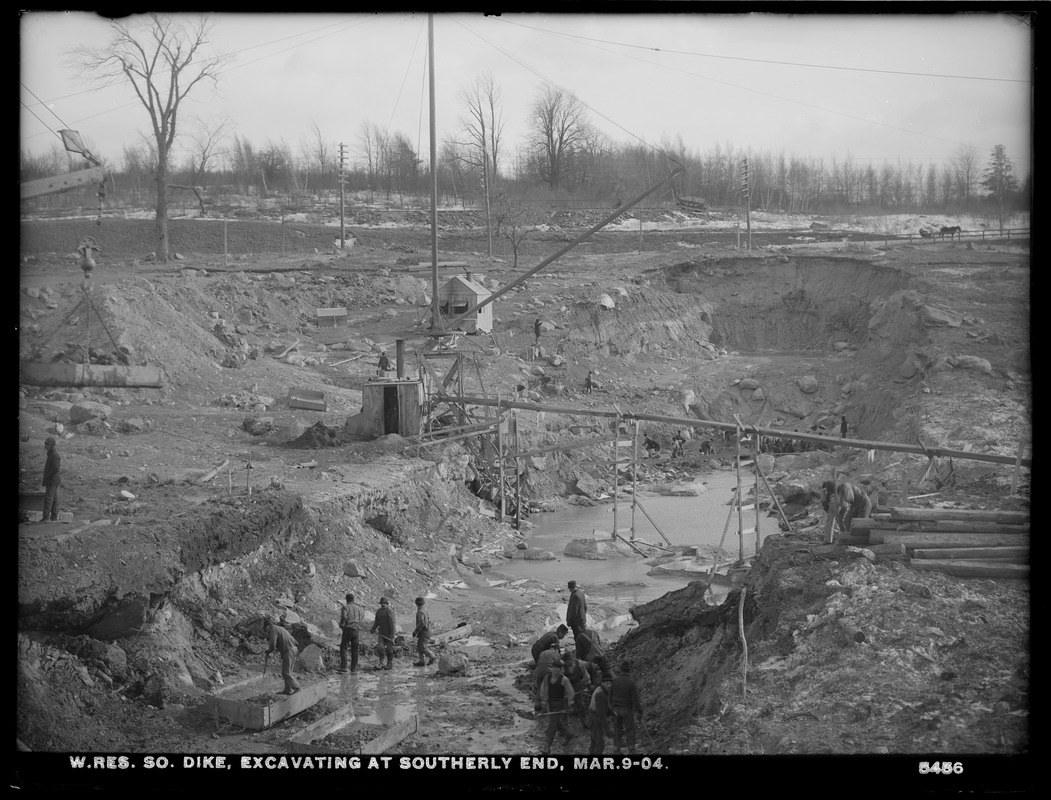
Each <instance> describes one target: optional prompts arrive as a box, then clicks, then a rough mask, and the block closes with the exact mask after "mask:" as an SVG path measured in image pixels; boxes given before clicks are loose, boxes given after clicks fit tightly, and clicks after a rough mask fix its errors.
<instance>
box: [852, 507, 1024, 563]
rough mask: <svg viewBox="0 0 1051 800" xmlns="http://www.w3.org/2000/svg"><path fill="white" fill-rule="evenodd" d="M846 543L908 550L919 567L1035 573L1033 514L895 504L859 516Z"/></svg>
mask: <svg viewBox="0 0 1051 800" xmlns="http://www.w3.org/2000/svg"><path fill="white" fill-rule="evenodd" d="M838 541H839V542H840V543H841V544H852V545H857V546H860V547H871V548H874V549H875V548H878V549H879V550H881V551H888V552H890V551H897V552H903V553H904V554H905V555H906V556H907V557H908V558H910V559H911V561H910V565H911V566H912V568H913V569H920V570H934V571H937V572H944V573H946V574H948V575H958V576H963V577H986V578H1027V577H1028V576H1029V514H1027V513H1025V512H1022V511H971V510H964V509H948V508H891V509H889V510H888V511H887V512H884V513H876V514H873V515H872V518H871V519H856V520H854V521H853V523H852V524H851V530H850V534H849V535H845V536H840V537H839V539H838Z"/></svg>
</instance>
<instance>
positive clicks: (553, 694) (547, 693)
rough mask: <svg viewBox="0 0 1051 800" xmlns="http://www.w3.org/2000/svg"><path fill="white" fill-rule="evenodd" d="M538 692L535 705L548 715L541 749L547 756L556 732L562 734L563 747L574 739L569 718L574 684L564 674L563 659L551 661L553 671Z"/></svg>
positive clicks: (541, 712) (541, 713)
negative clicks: (570, 730)
mask: <svg viewBox="0 0 1051 800" xmlns="http://www.w3.org/2000/svg"><path fill="white" fill-rule="evenodd" d="M536 694H537V702H536V703H534V706H535V707H538V708H539V709H540V712H539V714H540V716H541V718H543V717H547V731H546V732H545V733H544V746H543V748H542V749H541V751H540V752H541V753H542V754H543V755H545V756H546V755H547V754H548V753H550V752H551V743H552V742H554V741H555V734H556V733H561V734H562V746H563V747H568V746H569V743H570V742H571V741H573V734H572V733H570V732H569V720H568V719H567V717H568V714H569V709H570V708H571V707H572V705H573V684H571V683H570V682H569V679H568V678H566V677H565V676H564V675H563V674H562V661H561V659H556V660H555V661H552V662H551V673H550V674H549V675H547V676H546V677H545V678H544V679H543V680H542V681H541V682H540V686H538V687H537V690H536Z"/></svg>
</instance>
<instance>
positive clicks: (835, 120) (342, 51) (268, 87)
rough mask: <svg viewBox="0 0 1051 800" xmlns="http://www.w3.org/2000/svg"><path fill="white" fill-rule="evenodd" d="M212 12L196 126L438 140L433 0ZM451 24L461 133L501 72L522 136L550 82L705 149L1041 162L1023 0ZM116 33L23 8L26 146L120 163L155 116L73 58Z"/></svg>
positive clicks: (508, 122) (635, 131) (440, 31)
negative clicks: (363, 7) (1012, 5)
mask: <svg viewBox="0 0 1051 800" xmlns="http://www.w3.org/2000/svg"><path fill="white" fill-rule="evenodd" d="M810 8H813V6H810ZM899 8H900V7H899ZM185 19H190V18H185ZM209 19H210V21H211V22H212V23H213V27H212V30H211V34H210V37H209V44H208V45H207V48H208V49H209V51H210V52H211V51H221V52H225V53H228V54H230V55H232V57H233V58H232V61H231V62H230V63H229V66H228V67H227V68H226V69H225V70H224V72H223V73H222V76H221V79H220V81H219V84H218V86H217V87H216V88H215V89H214V90H213V89H212V88H211V87H210V86H203V85H202V86H200V87H198V88H197V89H195V91H194V92H193V93H192V94H191V95H190V98H189V99H188V101H187V103H186V104H185V106H184V108H183V110H182V111H181V117H180V130H181V132H182V133H183V135H184V136H188V135H190V134H192V133H193V132H194V125H195V119H200V120H206V121H209V122H212V123H214V122H215V121H217V120H219V119H221V118H227V119H229V120H230V122H231V123H232V128H231V130H233V131H235V132H236V133H237V134H238V135H240V136H242V137H244V138H246V139H247V140H248V141H249V142H251V143H252V145H253V146H254V147H256V148H261V147H264V146H265V145H266V144H267V142H275V143H280V142H282V141H283V142H285V143H287V144H289V145H290V146H291V147H292V148H293V149H294V150H298V148H299V147H300V146H301V145H302V144H304V143H307V142H309V141H311V140H312V139H313V134H312V123H316V124H317V126H318V127H319V128H320V130H321V133H322V136H323V137H324V138H325V140H326V141H327V142H329V143H330V144H332V145H335V143H337V142H339V141H343V142H345V143H347V144H348V145H349V146H350V148H351V151H352V152H353V151H354V150H355V149H356V148H357V144H358V141H359V135H360V131H361V124H362V122H363V121H366V120H368V121H370V122H372V123H375V124H377V125H379V126H380V127H381V128H388V127H389V128H390V129H391V130H392V131H398V132H401V133H404V134H405V135H406V136H407V137H408V139H409V140H410V141H412V142H413V143H417V149H418V151H419V152H420V155H421V157H422V158H424V159H427V158H428V157H429V145H428V136H429V134H428V110H427V109H428V100H427V75H426V65H427V17H426V14H377V15H360V14H349V15H328V14H213V15H210V17H209ZM434 30H435V77H436V81H437V115H436V117H437V129H438V140H439V143H440V142H441V140H442V139H443V138H445V137H452V136H455V135H457V133H458V119H459V117H461V116H462V114H463V106H462V103H461V102H460V100H459V97H458V95H459V92H460V90H461V89H462V88H463V87H465V86H466V85H468V84H471V83H473V81H474V80H475V79H476V77H477V76H479V75H480V74H482V73H484V72H491V73H492V76H493V78H494V81H495V83H496V85H497V87H498V88H499V90H500V91H501V94H502V99H503V113H504V119H505V132H504V137H505V146H506V148H507V150H509V151H510V150H513V149H515V148H517V147H518V146H519V145H520V144H521V143H522V141H523V139H524V135H525V132H526V129H527V119H528V112H529V106H530V103H531V101H532V100H533V98H534V97H535V96H536V95H537V93H538V92H539V91H540V89H541V88H542V87H543V86H544V85H545V83H549V84H552V85H554V86H556V87H558V88H561V89H564V90H566V91H568V92H572V93H573V94H575V95H576V96H577V97H578V98H579V99H580V100H581V101H582V102H583V103H584V104H586V106H587V107H588V109H589V113H590V117H591V120H592V122H593V123H594V124H595V125H596V126H597V127H598V128H599V129H601V130H602V131H604V132H605V133H606V134H608V135H609V136H610V137H611V138H612V139H613V140H614V141H616V142H632V143H638V141H639V140H644V141H646V142H648V143H649V144H650V145H653V146H654V147H658V146H659V145H660V144H661V142H662V140H663V139H669V140H675V139H677V138H678V137H680V136H681V138H682V141H683V142H684V144H685V145H686V147H687V148H688V149H690V150H693V151H696V152H701V153H704V152H707V151H709V150H710V149H711V148H713V147H714V146H715V145H717V144H718V145H720V146H722V147H725V146H726V145H731V146H733V147H735V148H741V149H751V150H752V151H753V152H758V153H762V152H766V151H772V152H774V153H778V152H782V151H783V152H784V153H785V154H786V155H789V156H791V155H796V156H810V157H823V158H825V159H831V158H832V157H833V156H835V157H836V158H838V159H842V158H844V157H845V156H847V155H848V154H849V155H850V156H852V157H853V158H854V159H855V161H860V162H862V163H866V162H869V161H872V162H873V163H874V164H876V165H877V166H879V165H882V164H883V163H884V162H886V161H887V160H890V161H892V162H897V161H898V160H899V159H900V160H901V161H902V162H903V163H908V162H912V163H914V164H917V165H918V164H923V165H925V166H926V165H928V164H930V163H936V164H938V165H939V166H940V165H942V164H943V163H945V162H946V161H947V160H948V159H949V158H950V157H951V156H952V154H953V152H954V151H955V150H956V149H957V148H958V147H959V146H960V145H961V144H964V145H973V146H974V147H975V148H976V150H977V152H978V157H979V164H980V166H981V167H984V166H985V163H986V161H987V160H988V155H989V151H990V150H991V149H992V147H993V145H996V144H1003V145H1005V146H1006V148H1007V153H1008V156H1009V157H1011V158H1012V159H1013V161H1014V164H1015V167H1016V170H1017V172H1018V174H1019V176H1020V177H1021V176H1024V175H1025V174H1026V173H1027V171H1028V170H1029V161H1030V159H1029V154H1030V150H1031V147H1032V142H1031V136H1032V120H1031V102H1032V95H1031V84H1030V81H1031V71H1032V51H1031V45H1032V40H1031V32H1030V28H1029V26H1028V25H1027V24H1026V22H1025V20H1019V19H1016V18H1014V17H1012V16H1009V15H996V14H981V13H979V14H962V13H961V14H956V15H947V16H941V15H929V14H912V15H906V14H884V15H876V16H868V15H861V14H843V15H813V14H799V15H787V14H771V13H755V14H740V15H717V14H687V15H679V14H674V15H673V14H653V15H637V14H631V15H618V14H592V15H561V14H507V15H504V16H501V17H484V16H482V15H478V14H456V15H452V14H437V15H436V16H435V23H434ZM110 39H111V31H110V27H109V23H108V21H107V20H105V19H103V18H99V17H96V16H95V15H93V14H89V13H67V12H30V13H26V14H24V15H23V16H22V18H21V62H20V63H21V84H22V86H21V101H22V105H21V106H20V112H21V131H20V144H21V147H22V148H23V149H26V150H28V151H30V152H34V153H39V152H44V151H47V150H49V149H50V148H51V147H52V145H54V144H56V143H57V142H58V138H57V137H56V135H55V134H54V133H53V131H57V130H58V129H60V128H63V127H71V128H75V129H77V130H79V131H80V133H81V134H82V136H83V137H84V138H85V139H86V140H87V141H88V142H89V143H91V144H92V145H93V146H94V148H95V149H96V150H97V152H98V153H99V154H100V155H102V156H104V157H106V158H108V159H111V160H113V161H115V162H117V163H119V161H120V158H121V153H122V152H123V148H124V147H125V146H126V145H134V144H135V143H136V142H139V141H141V140H142V138H143V136H144V135H146V134H147V133H148V131H149V124H148V117H147V115H146V111H145V109H143V108H142V106H141V104H140V103H139V102H138V100H137V99H136V98H135V96H134V95H133V94H132V91H131V89H130V87H128V86H127V85H126V84H122V85H116V86H112V87H108V88H101V89H99V88H93V84H92V83H90V82H88V81H86V80H85V79H84V76H83V75H81V74H79V73H78V72H77V71H76V70H75V69H73V68H71V67H70V66H69V65H68V58H67V55H68V51H69V50H70V49H71V48H72V47H74V46H77V45H81V44H82V45H88V46H97V47H103V46H105V45H106V44H107V43H108V42H109V41H110ZM31 112H32V113H31ZM38 118H39V119H38Z"/></svg>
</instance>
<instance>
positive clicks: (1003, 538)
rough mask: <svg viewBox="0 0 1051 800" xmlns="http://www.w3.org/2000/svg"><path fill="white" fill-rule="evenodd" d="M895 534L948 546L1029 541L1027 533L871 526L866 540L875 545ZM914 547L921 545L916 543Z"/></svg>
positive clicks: (1008, 543)
mask: <svg viewBox="0 0 1051 800" xmlns="http://www.w3.org/2000/svg"><path fill="white" fill-rule="evenodd" d="M895 536H897V537H906V538H903V539H902V541H907V540H908V537H911V538H912V539H914V540H916V541H921V540H923V539H928V540H930V541H941V542H951V543H950V545H949V547H974V548H995V547H1017V546H1021V545H1028V543H1029V534H1028V533H943V532H939V531H898V530H890V529H887V528H873V529H871V530H870V531H869V532H868V540H869V541H871V542H873V543H877V545H879V543H882V542H886V541H897V540H898V539H895V538H891V537H895ZM910 547H912V546H911V545H910ZM916 547H922V545H916Z"/></svg>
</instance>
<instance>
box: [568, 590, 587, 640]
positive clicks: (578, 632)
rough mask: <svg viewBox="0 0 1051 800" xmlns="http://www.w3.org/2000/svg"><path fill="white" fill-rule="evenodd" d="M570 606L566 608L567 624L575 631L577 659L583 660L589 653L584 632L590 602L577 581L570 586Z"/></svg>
mask: <svg viewBox="0 0 1051 800" xmlns="http://www.w3.org/2000/svg"><path fill="white" fill-rule="evenodd" d="M568 586H569V605H568V606H567V607H566V624H567V625H568V626H569V627H570V629H572V631H573V641H574V643H575V644H576V648H577V658H580V659H583V658H584V654H585V653H586V652H587V650H586V647H587V645H586V644H585V640H584V630H585V628H586V626H587V615H588V601H587V598H586V597H585V596H584V590H583V589H578V588H577V582H576V581H570V582H569V584H568Z"/></svg>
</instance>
